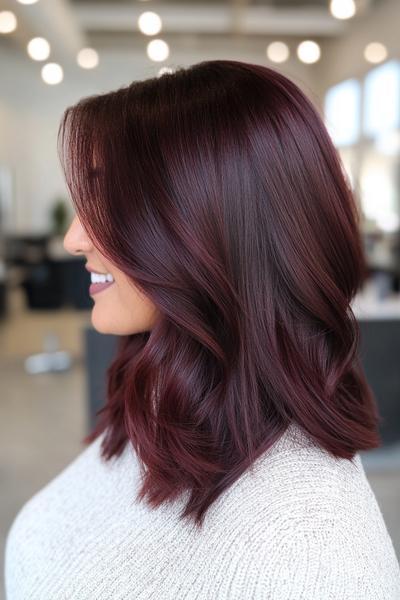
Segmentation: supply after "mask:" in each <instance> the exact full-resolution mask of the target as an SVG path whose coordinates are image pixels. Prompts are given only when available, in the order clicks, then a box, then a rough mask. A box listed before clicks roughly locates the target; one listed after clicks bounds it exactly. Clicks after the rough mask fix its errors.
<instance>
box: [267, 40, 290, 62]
mask: <svg viewBox="0 0 400 600" xmlns="http://www.w3.org/2000/svg"><path fill="white" fill-rule="evenodd" d="M266 54H267V57H268V58H269V60H271V61H272V62H275V63H283V62H285V60H287V59H288V58H289V48H288V46H287V44H285V43H284V42H271V44H269V45H268V46H267V50H266Z"/></svg>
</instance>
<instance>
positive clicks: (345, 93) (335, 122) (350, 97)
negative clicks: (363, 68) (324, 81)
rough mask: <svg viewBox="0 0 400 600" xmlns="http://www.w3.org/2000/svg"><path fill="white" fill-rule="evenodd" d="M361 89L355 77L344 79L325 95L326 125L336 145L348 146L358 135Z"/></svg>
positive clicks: (354, 141) (355, 140)
mask: <svg viewBox="0 0 400 600" xmlns="http://www.w3.org/2000/svg"><path fill="white" fill-rule="evenodd" d="M360 107H361V89H360V84H359V82H358V81H357V79H346V81H342V82H341V83H339V84H337V85H334V86H333V87H331V88H330V89H329V90H328V92H327V94H326V96H325V119H326V126H327V128H328V130H329V133H330V135H331V137H332V140H333V142H334V144H335V145H336V146H349V145H351V144H354V143H356V142H357V140H358V138H359V135H360Z"/></svg>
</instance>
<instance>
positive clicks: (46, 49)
mask: <svg viewBox="0 0 400 600" xmlns="http://www.w3.org/2000/svg"><path fill="white" fill-rule="evenodd" d="M27 50H28V54H29V56H30V57H31V58H33V60H46V58H48V57H49V54H50V44H49V42H48V41H47V40H46V39H45V38H42V37H35V38H32V39H31V41H30V42H29V43H28V45H27Z"/></svg>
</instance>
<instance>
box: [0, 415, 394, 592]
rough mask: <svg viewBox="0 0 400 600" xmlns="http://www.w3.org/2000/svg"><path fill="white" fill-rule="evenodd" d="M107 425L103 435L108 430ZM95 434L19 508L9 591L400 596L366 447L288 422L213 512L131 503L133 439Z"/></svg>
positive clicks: (10, 548) (135, 475)
mask: <svg viewBox="0 0 400 600" xmlns="http://www.w3.org/2000/svg"><path fill="white" fill-rule="evenodd" d="M103 435H104V434H103ZM102 437H103V436H101V437H99V438H97V439H96V440H95V441H94V442H93V443H92V444H91V445H90V446H88V447H87V448H85V449H84V450H83V452H81V453H80V454H79V455H78V457H77V458H76V459H75V460H74V461H73V462H71V463H70V464H69V465H68V466H67V467H66V468H65V469H64V470H63V471H62V472H61V473H60V474H59V475H57V476H56V477H55V478H54V479H53V480H52V481H50V483H48V484H47V485H46V486H45V487H44V488H42V489H41V490H40V491H39V492H38V493H36V494H35V495H34V496H33V497H32V498H31V499H30V500H29V501H28V502H27V503H26V504H25V505H24V506H23V507H22V509H21V510H20V511H19V513H18V514H17V516H16V517H15V519H14V522H13V523H12V526H11V528H10V530H9V532H8V537H7V540H6V554H5V583H6V598H7V600H29V599H31V600H63V599H65V600H67V599H68V600H89V599H91V600H110V599H116V600H122V599H130V600H133V599H134V600H150V599H157V600H180V599H182V600H183V599H187V600H228V599H229V600H251V599H254V600H399V599H400V568H399V563H398V560H397V558H396V555H395V551H394V548H393V544H392V540H391V538H390V536H389V533H388V531H387V528H386V525H385V522H384V520H383V517H382V513H381V511H380V508H379V506H378V504H377V501H376V498H375V495H374V493H373V491H372V489H371V487H370V485H369V482H368V480H367V478H366V475H365V471H364V468H363V465H362V462H361V458H360V456H359V454H356V456H355V457H354V459H353V461H349V460H346V459H335V458H333V457H331V456H330V455H329V454H328V453H327V452H326V451H325V450H323V449H322V448H320V447H319V446H317V445H316V444H315V443H314V442H313V441H312V440H311V438H309V437H308V435H306V433H305V432H304V431H303V430H302V429H300V427H298V426H297V425H291V426H290V427H289V428H288V429H287V431H286V432H285V434H284V435H283V436H282V437H281V438H280V439H279V440H278V442H276V443H275V444H274V445H273V446H272V448H270V449H269V450H268V451H267V452H266V453H264V454H263V455H262V456H261V457H260V458H259V459H258V460H257V461H256V462H255V463H254V464H253V466H252V469H250V470H248V471H246V473H244V474H243V475H242V476H241V477H240V478H239V479H238V480H237V481H236V482H235V483H234V484H233V485H232V486H231V487H230V488H229V489H228V490H226V491H225V492H224V493H223V494H222V496H220V497H219V498H218V499H217V501H216V502H215V503H214V504H213V505H212V506H211V507H210V509H209V512H208V513H207V514H206V518H205V522H204V526H203V531H201V532H198V531H197V530H195V529H194V528H193V527H191V526H190V525H189V524H188V523H187V522H184V521H179V519H178V515H179V512H180V510H181V509H182V507H183V498H182V499H180V500H179V501H177V502H175V503H172V504H168V505H163V506H162V507H160V508H158V509H151V508H148V507H147V505H146V504H144V502H136V501H135V494H136V492H137V489H138V485H139V477H140V472H139V465H138V460H137V457H136V455H135V452H134V450H133V447H132V445H131V444H128V445H127V446H126V447H125V450H124V452H123V454H122V455H121V456H120V457H118V458H113V459H112V460H111V462H106V461H103V460H102V459H101V457H100V442H101V439H102Z"/></svg>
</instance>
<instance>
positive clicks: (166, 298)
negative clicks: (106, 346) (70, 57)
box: [59, 60, 381, 526]
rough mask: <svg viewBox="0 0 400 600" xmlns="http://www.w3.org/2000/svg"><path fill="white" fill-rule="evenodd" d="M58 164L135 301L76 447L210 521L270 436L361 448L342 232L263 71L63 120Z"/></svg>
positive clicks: (326, 174)
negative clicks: (114, 460) (299, 435)
mask: <svg viewBox="0 0 400 600" xmlns="http://www.w3.org/2000/svg"><path fill="white" fill-rule="evenodd" d="M59 143H60V146H59V147H60V156H61V160H62V164H63V167H64V171H65V176H66V181H67V184H68V186H69V189H70V192H71V196H72V200H73V203H74V205H75V208H76V211H77V213H78V215H79V218H80V220H81V222H82V223H83V224H84V227H85V229H86V230H87V232H88V235H89V236H90V237H91V239H92V240H93V241H94V243H99V244H101V250H102V252H103V253H104V254H105V256H107V258H108V259H109V260H110V261H112V262H113V263H114V264H115V265H116V266H117V267H118V268H119V269H121V270H122V271H123V272H124V273H125V274H126V275H127V276H128V277H129V278H131V280H132V281H133V282H134V283H135V285H136V286H138V288H139V289H141V290H142V291H143V293H144V294H145V295H146V296H147V297H148V298H150V299H151V301H152V302H153V303H154V305H155V306H156V307H157V309H158V311H159V314H160V317H159V319H158V321H157V322H156V324H155V325H154V327H153V328H152V330H151V331H146V332H141V333H136V334H135V333H133V334H131V335H127V336H121V339H120V340H119V349H118V352H117V355H116V357H115V359H114V361H113V362H112V364H111V365H110V367H109V369H108V371H107V390H108V391H107V400H106V404H105V406H104V407H103V408H102V409H101V410H100V411H99V412H98V417H99V418H98V421H97V426H96V427H95V429H94V431H93V432H92V433H91V434H90V435H89V436H87V437H86V438H85V440H84V441H85V443H90V442H92V441H93V440H94V439H95V438H96V437H97V436H98V435H99V434H100V433H102V432H103V431H105V430H107V431H106V435H105V437H104V439H103V442H102V455H103V457H104V458H105V459H110V458H111V457H112V456H114V455H115V456H118V455H119V454H120V453H121V452H122V450H123V449H124V447H125V445H126V443H127V442H129V443H132V445H133V447H134V448H135V451H136V453H137V456H138V457H139V459H140V461H139V462H140V466H141V470H142V474H143V475H145V477H144V479H143V485H142V487H141V489H140V491H139V493H138V495H137V499H140V500H142V499H144V498H147V500H148V503H149V505H150V506H151V507H157V506H159V505H160V504H162V503H164V502H169V501H172V500H174V499H175V498H177V497H178V496H180V495H181V494H182V493H183V492H185V491H187V492H188V493H189V495H188V501H187V503H186V505H185V509H184V511H183V512H182V514H181V517H182V518H183V517H192V518H193V521H194V523H195V524H196V525H198V526H201V525H202V523H203V519H204V515H205V513H206V511H207V509H208V508H209V507H210V505H211V504H212V503H213V502H214V501H215V500H216V499H217V498H218V496H220V494H221V493H222V492H224V491H225V490H226V489H227V488H228V487H229V486H231V485H232V483H233V482H234V481H235V480H237V479H238V478H239V477H240V476H241V475H242V474H243V473H244V472H245V471H246V470H247V469H248V468H249V466H251V464H252V463H253V462H254V461H255V460H256V458H258V457H259V456H260V455H261V454H263V453H264V452H265V451H266V450H267V449H268V448H269V447H270V446H271V445H272V444H273V443H274V442H275V441H276V440H277V439H278V438H279V437H280V436H281V435H282V433H283V432H284V431H285V430H286V428H287V427H288V425H289V424H290V423H291V422H295V423H297V424H298V425H300V426H301V427H302V428H303V430H305V431H306V432H307V433H308V434H309V435H310V436H311V437H312V438H313V439H314V440H315V441H316V442H317V443H318V444H319V445H320V446H321V447H323V448H324V449H326V450H327V451H328V452H329V453H330V454H331V455H334V456H336V457H341V458H347V459H352V458H353V457H354V455H355V453H356V452H357V451H358V450H369V449H372V448H376V447H378V446H379V445H381V439H380V437H379V433H378V424H379V420H380V416H379V414H378V410H377V406H376V403H375V399H374V396H373V394H372V391H371V389H370V387H369V386H368V383H367V381H366V378H365V375H364V372H363V369H362V367H361V364H360V359H359V356H358V343H359V329H358V323H357V321H356V318H355V316H354V314H353V312H352V310H351V307H350V302H351V300H352V299H353V297H354V295H355V293H356V292H357V291H358V290H359V289H360V287H361V285H362V283H363V281H364V279H365V276H366V265H365V257H364V254H363V247H362V241H361V236H360V231H359V220H360V215H359V211H358V207H357V204H356V202H355V200H354V197H353V195H352V192H351V189H350V186H349V183H348V180H347V178H346V176H345V174H344V170H343V167H342V165H341V162H340V159H339V157H338V154H337V152H336V150H335V148H334V146H333V144H332V141H331V139H330V137H329V135H328V133H327V131H326V129H325V126H324V124H323V122H322V120H321V117H320V116H319V114H318V111H317V110H316V108H315V107H314V106H313V105H312V103H311V102H310V101H309V100H308V99H307V97H306V96H305V95H304V94H303V93H302V91H301V90H300V89H299V88H298V87H297V86H296V85H295V84H294V83H293V82H292V81H290V80H289V79H287V78H286V77H284V76H283V75H282V74H281V73H279V72H277V71H275V70H272V69H269V68H267V67H264V66H261V65H255V64H248V63H243V62H239V61H233V60H211V61H205V62H201V63H198V64H195V65H192V66H191V67H189V68H179V69H178V70H176V71H175V72H174V73H172V74H165V75H163V76H161V77H154V78H151V79H147V80H144V81H135V82H134V83H132V84H131V85H129V86H128V87H125V88H121V89H119V90H117V91H113V92H110V93H106V94H101V95H97V96H91V97H89V98H85V99H83V100H81V101H80V102H79V103H78V104H76V105H75V106H72V107H70V108H68V109H67V110H66V112H65V114H64V117H63V119H62V122H61V125H60V132H59Z"/></svg>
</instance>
